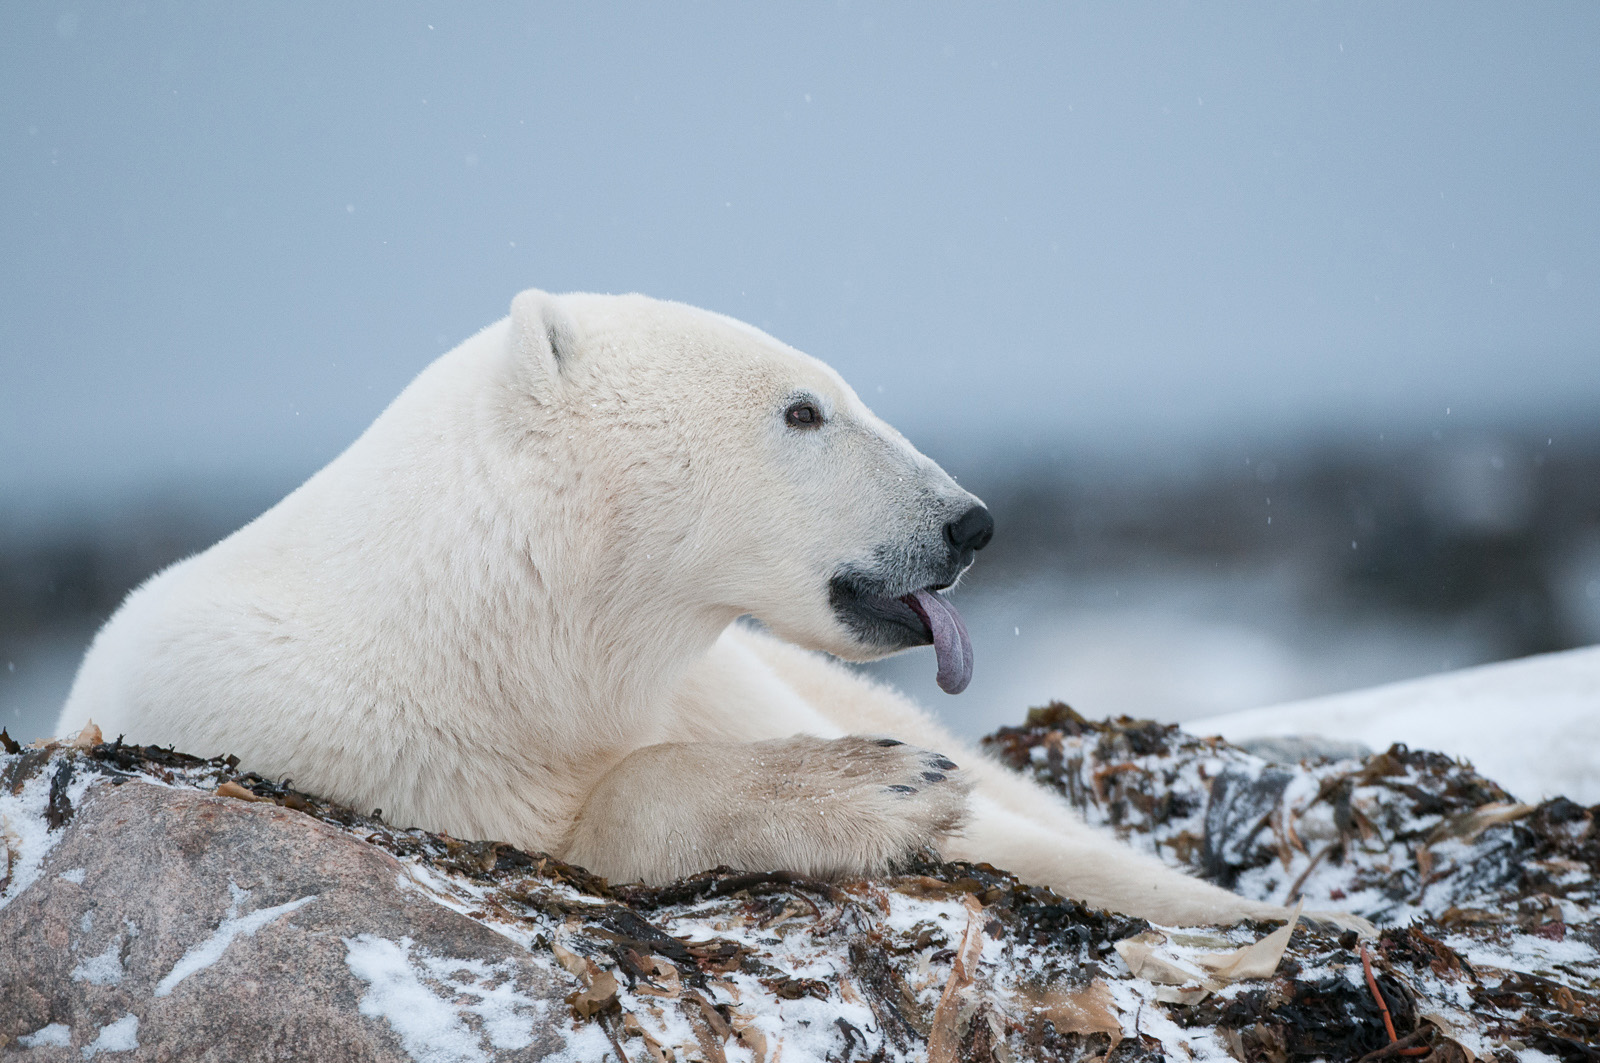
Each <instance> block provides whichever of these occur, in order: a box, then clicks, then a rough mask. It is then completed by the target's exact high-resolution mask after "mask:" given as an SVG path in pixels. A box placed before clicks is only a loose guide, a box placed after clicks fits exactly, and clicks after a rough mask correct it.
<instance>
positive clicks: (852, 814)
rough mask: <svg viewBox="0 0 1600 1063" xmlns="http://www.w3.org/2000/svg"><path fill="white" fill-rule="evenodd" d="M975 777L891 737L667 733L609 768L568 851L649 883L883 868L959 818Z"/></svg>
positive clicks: (601, 868)
mask: <svg viewBox="0 0 1600 1063" xmlns="http://www.w3.org/2000/svg"><path fill="white" fill-rule="evenodd" d="M967 787H968V784H967V781H966V779H965V778H964V777H963V776H962V774H961V773H960V771H959V770H957V768H956V765H955V764H953V763H952V762H951V761H949V760H947V759H946V758H944V757H943V756H941V755H940V754H938V753H931V752H929V751H928V750H925V749H918V748H917V747H915V746H909V745H906V744H904V743H902V742H899V741H896V740H895V739H892V738H873V737H865V736H860V735H849V736H846V737H844V738H813V737H811V736H809V735H797V736H795V737H792V738H781V739H775V740H772V741H766V742H745V743H731V742H666V743H662V744H660V745H653V746H646V747H644V748H643V749H640V750H637V751H635V752H634V753H632V754H631V755H630V756H628V757H627V758H626V759H625V760H623V761H622V762H621V763H620V764H618V765H617V766H616V767H614V768H612V769H611V770H610V771H609V772H607V773H606V775H605V776H604V777H603V778H602V779H601V780H600V782H599V784H598V785H596V786H595V788H594V790H593V791H592V792H591V793H590V794H589V797H588V799H587V800H586V801H585V802H584V806H583V809H582V811H581V812H580V813H579V815H578V820H577V823H576V825H575V826H574V829H573V834H572V841H571V843H570V844H569V845H568V847H567V851H566V853H565V854H564V858H565V859H567V860H569V861H571V862H572V863H575V864H580V865H582V866H584V867H586V868H588V869H589V870H591V871H593V872H595V873H596V874H599V875H603V876H604V877H606V878H608V879H611V880H613V881H617V882H628V881H634V880H642V881H644V882H647V883H651V884H658V883H662V882H670V881H672V880H674V879H677V878H682V877H683V876H685V875H690V874H694V873H695V872H698V871H704V870H706V869H707V868H712V867H717V866H719V865H725V866H728V867H734V868H739V869H741V870H746V871H774V870H783V871H794V872H797V873H799V874H802V875H807V876H810V877H815V878H846V877H856V876H865V875H874V874H881V873H883V872H885V871H887V870H889V868H890V867H891V866H892V865H893V864H894V863H895V862H897V861H899V860H901V859H903V858H905V857H906V856H909V855H910V854H911V853H913V852H915V851H916V850H918V849H920V848H922V847H923V846H925V845H929V844H932V843H936V842H937V841H938V840H939V839H940V838H941V837H943V836H944V835H947V834H949V833H951V832H952V831H954V830H956V829H957V828H959V827H960V826H961V824H962V822H963V821H964V819H965V817H966V808H967Z"/></svg>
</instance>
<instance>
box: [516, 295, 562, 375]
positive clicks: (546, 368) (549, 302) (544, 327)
mask: <svg viewBox="0 0 1600 1063" xmlns="http://www.w3.org/2000/svg"><path fill="white" fill-rule="evenodd" d="M511 336H512V341H511V342H512V347H513V350H514V352H515V354H516V358H517V362H518V365H519V366H520V367H521V368H522V369H523V370H524V371H526V372H527V373H528V374H529V375H530V377H532V378H533V379H544V380H549V379H552V378H554V377H555V376H556V375H557V374H559V373H560V372H561V371H562V370H563V369H566V368H569V367H570V366H571V364H572V360H573V359H574V358H575V357H577V353H578V323H577V322H576V321H575V320H573V317H572V315H571V314H570V313H568V312H567V308H566V307H564V306H562V305H561V300H560V299H558V298H557V297H556V296H554V295H551V294H550V293H549V292H542V291H540V290H539V289H537V288H529V289H528V290H527V291H525V292H521V293H519V294H518V295H517V297H516V298H515V299H513V300H511Z"/></svg>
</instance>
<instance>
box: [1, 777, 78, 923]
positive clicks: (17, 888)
mask: <svg viewBox="0 0 1600 1063" xmlns="http://www.w3.org/2000/svg"><path fill="white" fill-rule="evenodd" d="M53 777H54V773H53V772H52V771H41V772H39V773H37V774H36V775H34V776H33V778H31V779H29V780H28V781H27V782H25V783H23V784H22V788H21V789H20V790H18V791H17V792H16V793H14V794H13V793H11V792H10V791H9V790H4V789H0V863H4V862H6V861H7V860H9V861H10V866H11V881H10V883H9V884H8V885H7V887H6V889H5V891H4V892H0V908H4V907H5V906H6V905H8V904H10V903H11V902H12V901H13V900H15V899H16V898H17V897H19V896H21V895H22V891H23V890H25V889H27V888H28V887H29V886H31V885H33V883H34V882H35V880H37V879H38V877H39V870H40V866H41V865H42V864H43V863H44V858H45V856H46V855H47V854H48V853H49V852H50V850H51V849H53V848H55V845H56V842H58V841H60V840H61V832H60V831H53V830H51V829H50V827H49V826H48V825H47V824H46V822H45V818H44V816H45V809H46V808H48V807H49V804H50V786H51V780H52V779H53ZM99 781H100V776H98V775H94V774H90V773H84V774H82V775H78V776H77V777H75V778H74V779H73V780H72V782H71V783H69V784H68V785H67V786H66V797H67V800H68V801H70V802H71V803H72V805H73V807H74V808H76V807H77V805H78V802H80V801H81V800H83V795H84V794H85V793H87V792H88V790H89V787H91V786H93V785H94V784H95V783H97V782H99Z"/></svg>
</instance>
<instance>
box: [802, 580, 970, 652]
mask: <svg viewBox="0 0 1600 1063" xmlns="http://www.w3.org/2000/svg"><path fill="white" fill-rule="evenodd" d="M948 586H949V584H948V583H947V584H945V585H944V587H948ZM944 587H937V586H930V587H928V588H927V589H928V590H943V589H944ZM910 593H911V592H910V591H905V590H898V589H897V588H891V587H886V586H884V585H883V584H882V583H879V582H878V581H876V580H871V579H868V578H866V577H863V576H861V575H859V574H856V573H849V572H845V573H840V574H839V575H836V576H834V577H833V578H832V579H831V580H829V581H828V601H829V604H831V605H832V606H833V612H834V615H835V616H837V617H838V618H839V621H840V623H842V624H844V626H845V627H847V628H849V629H850V631H851V633H852V634H854V635H855V636H856V638H858V639H860V640H861V641H862V642H863V643H864V644H866V645H868V646H873V647H875V648H878V649H883V650H901V649H909V648H911V647H913V646H928V645H931V644H932V643H933V632H932V631H930V630H928V625H927V624H926V623H924V622H923V619H922V617H921V616H919V615H918V614H917V612H916V610H914V609H912V608H911V606H909V605H907V604H906V603H905V602H904V601H903V600H902V599H903V598H905V597H906V596H908V595H909V594H910Z"/></svg>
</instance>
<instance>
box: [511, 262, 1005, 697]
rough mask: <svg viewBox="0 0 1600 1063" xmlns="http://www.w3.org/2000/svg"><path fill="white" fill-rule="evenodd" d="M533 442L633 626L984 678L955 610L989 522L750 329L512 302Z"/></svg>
mask: <svg viewBox="0 0 1600 1063" xmlns="http://www.w3.org/2000/svg"><path fill="white" fill-rule="evenodd" d="M511 337H512V338H511V363H512V365H513V367H514V369H515V372H514V375H513V382H514V392H515V394H516V395H517V396H518V401H519V402H525V403H526V409H525V410H523V411H521V412H520V414H519V408H518V407H517V406H513V407H512V409H511V411H510V412H511V416H512V418H513V424H514V425H515V426H517V427H516V428H515V430H516V431H518V432H521V433H526V435H527V438H529V439H538V440H539V441H540V442H539V444H538V445H537V446H532V447H529V448H528V453H529V454H530V456H535V457H533V460H534V461H535V462H536V463H537V462H541V461H542V462H549V463H551V467H549V468H545V469H544V470H543V471H542V473H541V476H542V478H543V479H544V480H545V481H546V482H547V484H549V483H553V484H555V485H556V494H555V496H553V497H550V498H549V501H548V504H549V505H550V506H552V507H553V508H554V510H555V512H556V513H559V514H562V515H561V516H559V517H556V518H555V519H558V520H560V521H562V522H564V523H566V524H568V525H570V527H569V528H568V530H569V532H570V533H571V534H572V535H574V536H577V537H580V538H581V540H582V543H583V546H584V549H585V550H586V551H588V555H587V556H589V557H590V559H591V560H590V564H592V565H594V566H598V567H599V568H603V569H604V571H605V572H606V573H607V584H606V585H607V586H608V587H610V588H615V589H616V590H615V593H616V594H617V595H618V601H617V602H616V603H615V604H616V607H617V608H620V609H637V610H651V611H654V610H663V609H664V613H663V614H662V615H663V616H665V617H672V616H681V617H684V618H688V617H691V616H694V617H708V618H710V619H711V621H712V622H714V623H720V624H721V625H722V626H726V624H727V622H728V621H729V620H731V619H732V618H733V617H736V616H739V615H744V614H749V615H751V616H754V617H755V618H756V619H758V620H759V621H761V622H762V623H763V624H765V625H766V626H767V627H768V628H770V629H771V630H773V631H774V632H775V633H777V634H778V635H779V636H780V637H782V638H785V639H787V640H789V641H791V642H794V643H796V644H799V645H801V646H805V647H808V648H811V649H818V650H825V651H827V652H829V653H833V654H836V655H837V656H840V657H844V658H847V659H851V660H869V659H873V658H876V657H881V656H884V655H885V654H889V653H893V652H895V651H898V650H902V649H906V648H908V647H911V646H921V645H928V644H929V643H930V642H931V643H933V644H934V646H935V647H936V649H937V651H938V656H939V673H940V674H939V679H940V685H941V686H943V687H944V688H945V689H946V690H950V691H951V692H956V691H959V690H960V689H961V688H962V687H964V686H965V685H966V681H967V679H968V678H970V675H971V647H970V645H969V644H968V642H967V639H966V632H965V629H964V627H963V626H962V624H961V620H960V617H959V616H958V615H957V614H956V613H955V611H954V610H953V609H952V608H951V607H950V606H949V604H948V602H947V601H946V599H945V598H944V597H943V596H942V595H940V594H939V593H938V592H939V591H942V590H944V589H947V588H949V587H950V586H951V585H953V584H954V583H955V582H956V580H957V579H958V578H959V577H960V575H961V574H962V572H963V571H965V569H966V568H967V566H968V565H970V564H971V563H972V560H973V554H974V552H975V551H977V550H980V549H982V548H983V547H984V546H985V545H986V544H987V543H988V541H989V538H990V535H991V534H992V531H993V522H992V520H991V519H990V517H989V513H988V510H986V509H985V508H984V507H983V504H982V503H981V502H980V501H979V500H978V499H977V498H976V497H974V496H973V495H972V494H971V493H969V492H967V491H965V490H963V489H962V488H961V487H959V486H958V485H957V484H956V483H955V481H954V480H952V479H951V478H950V477H949V476H948V475H947V474H946V473H945V472H944V470H943V469H941V468H939V466H938V465H936V464H934V462H932V461H931V460H929V459H928V458H927V457H925V456H923V455H922V454H921V453H919V452H918V451H917V449H916V448H915V447H913V446H912V445H911V444H910V443H909V442H907V441H906V439H905V438H904V437H903V436H901V435H900V433H898V432H896V431H895V430H894V429H893V428H891V427H889V426H888V425H887V424H885V423H884V422H883V421H882V420H880V419H879V418H878V417H876V416H875V415H874V414H873V413H872V411H871V410H869V409H867V407H866V405H865V404H864V403H863V402H862V401H861V399H860V398H859V397H857V395H856V393H855V392H854V391H852V390H851V388H850V386H849V385H848V384H846V383H845V382H844V381H843V380H842V379H841V378H840V377H839V375H838V374H837V373H835V372H834V371H833V370H832V369H830V368H829V367H828V366H826V365H824V364H823V363H821V362H819V361H817V360H816V359H815V358H811V357H809V356H807V355H805V354H802V353H801V352H799V351H797V350H795V349H793V348H792V347H789V346H787V345H786V344H783V343H780V342H778V341H777V340H775V339H773V338H772V337H770V336H768V335H766V334H765V333H763V332H761V331H760V330H758V329H756V328H753V327H751V326H749V325H746V324H743V323H741V322H738V321H735V320H732V319H730V318H727V317H723V316H721V315H719V314H714V313H711V312H708V311H704V310H697V309H694V308H692V307H689V306H685V305H682V304H678V303H670V302H661V301H657V300H653V299H647V298H645V297H643V296H637V295H626V296H607V295H564V296H553V295H549V294H546V293H544V292H540V291H527V292H523V293H522V294H521V295H519V296H517V298H516V299H515V301H514V302H513V303H512V315H511Z"/></svg>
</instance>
